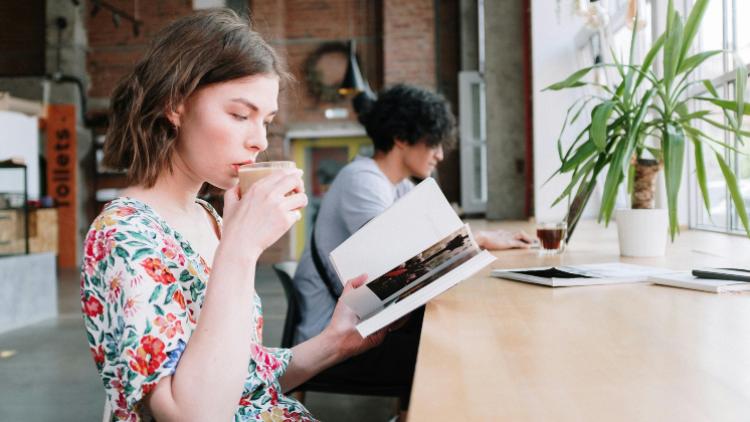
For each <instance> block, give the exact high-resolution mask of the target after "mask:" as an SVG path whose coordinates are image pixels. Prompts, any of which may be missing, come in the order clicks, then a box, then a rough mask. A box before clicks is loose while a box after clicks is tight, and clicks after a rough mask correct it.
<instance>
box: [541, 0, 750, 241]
mask: <svg viewBox="0 0 750 422" xmlns="http://www.w3.org/2000/svg"><path fill="white" fill-rule="evenodd" d="M707 5H708V0H697V1H696V2H695V4H694V6H693V8H692V9H691V11H690V13H689V15H688V18H687V20H686V21H685V23H684V25H683V21H682V18H681V16H680V14H679V13H678V12H677V11H676V10H675V9H674V6H673V4H672V0H670V1H669V4H668V7H667V23H666V30H665V31H664V33H663V34H662V35H661V36H659V37H658V38H657V39H656V41H655V42H654V44H653V46H651V48H650V50H649V51H648V52H647V54H646V55H645V56H644V58H643V61H642V62H641V63H640V64H636V63H634V57H633V56H634V45H635V42H636V36H637V31H636V30H633V35H632V37H631V43H630V54H629V59H628V62H627V63H620V62H619V61H617V58H616V57H615V59H614V61H615V63H613V64H595V65H594V66H591V67H586V68H584V69H580V70H578V71H577V72H575V73H573V74H572V75H570V76H569V77H568V78H566V79H565V80H563V81H561V82H558V83H556V84H553V85H550V86H549V87H547V88H545V90H562V89H570V88H578V87H582V86H586V85H589V86H595V87H596V88H597V89H598V90H599V92H600V93H601V94H597V95H587V96H584V97H582V98H580V99H579V100H578V101H576V102H575V103H574V104H573V105H572V106H571V107H570V108H569V109H568V112H567V115H566V117H565V122H564V124H563V129H562V131H561V133H560V138H559V139H558V153H559V155H560V160H561V163H562V164H561V166H560V168H559V169H558V170H557V171H556V172H555V173H554V174H553V175H552V176H551V177H554V176H555V175H557V174H563V173H566V174H570V175H571V180H570V182H569V183H568V185H567V187H566V188H565V189H564V191H563V192H562V194H561V195H560V196H559V197H558V198H557V199H556V200H555V202H554V204H556V203H558V202H560V201H562V200H563V199H568V201H569V208H568V217H567V221H568V239H570V236H571V235H572V233H573V230H574V229H575V226H576V224H577V222H578V220H579V219H580V217H581V214H582V212H583V209H584V206H585V205H586V203H587V202H588V200H589V199H590V197H591V194H592V193H593V192H594V187H595V186H596V183H597V177H598V176H599V175H600V174H606V178H605V181H604V184H603V189H602V191H603V194H602V201H601V208H600V210H599V221H600V222H601V221H602V220H603V221H604V222H605V224H608V223H609V221H610V219H611V218H612V215H613V211H614V206H615V199H616V196H617V192H618V189H619V187H620V186H621V184H622V183H623V182H626V183H627V188H628V192H629V193H630V194H631V195H632V196H631V198H632V199H631V203H632V205H631V206H632V208H634V210H633V212H630V213H628V212H625V211H621V212H620V214H621V215H618V219H619V220H618V229H619V234H620V246H621V253H622V254H623V255H626V256H654V255H663V253H664V249H665V246H666V237H667V236H666V231H667V230H666V226H667V222H668V226H669V234H670V236H671V239H672V240H674V236H675V234H676V233H677V232H678V230H679V227H678V220H677V196H678V193H679V189H680V183H681V181H682V173H683V168H684V165H685V160H686V158H685V157H686V147H687V144H688V143H692V145H693V148H694V151H695V154H694V161H695V170H696V171H695V173H696V178H697V181H698V186H699V187H700V191H701V195H702V196H703V203H704V205H705V207H706V209H707V210H708V211H709V213H710V208H711V207H710V198H709V195H708V187H707V183H706V166H705V163H706V160H707V159H708V158H709V157H710V156H711V155H713V157H714V158H715V159H716V160H717V162H718V164H719V167H720V168H721V171H722V174H723V176H724V179H725V180H726V183H727V186H728V188H729V191H730V193H731V198H732V202H733V204H734V206H735V207H736V209H737V213H738V216H739V218H740V220H741V221H742V224H743V226H744V228H745V230H746V232H747V234H748V236H750V227H749V226H748V218H747V212H746V210H745V205H744V202H743V200H742V195H741V194H740V191H739V188H738V185H737V178H736V176H735V174H734V172H733V171H732V169H731V167H730V166H729V165H728V164H727V162H726V160H725V159H724V151H725V150H726V149H734V147H732V146H731V145H728V144H726V143H725V142H723V141H721V140H717V139H714V138H712V137H711V136H709V135H708V134H706V133H705V132H704V131H702V130H701V128H700V127H699V126H698V125H697V124H696V123H704V124H709V125H712V126H715V127H718V128H721V129H723V130H728V131H731V132H733V133H734V134H735V135H736V136H737V138H738V139H739V140H740V142H743V141H742V138H743V136H750V133H748V132H745V131H742V130H741V129H740V128H741V127H742V117H743V114H750V106H749V105H748V104H745V102H744V91H745V85H746V81H747V69H746V68H745V66H744V65H742V64H740V65H738V66H737V70H736V73H737V75H736V76H737V82H736V85H735V86H736V89H735V98H734V100H727V99H722V98H720V97H719V95H718V93H717V91H716V89H714V87H713V85H712V83H711V81H709V80H707V79H704V80H696V78H694V77H693V75H694V73H695V71H696V69H698V68H699V66H700V65H701V64H702V63H704V62H705V61H706V60H707V59H709V58H711V57H713V56H716V55H718V54H722V53H724V51H723V50H712V51H704V52H699V53H695V54H692V55H689V52H690V49H691V46H692V44H693V41H694V39H695V36H696V34H697V32H698V28H699V26H700V23H701V21H702V19H703V15H704V13H705V10H706V6H707ZM636 19H637V16H636ZM636 27H637V25H634V28H636ZM612 55H613V57H614V56H615V55H614V54H612ZM659 59H660V60H661V62H660V64H661V66H660V68H661V69H662V72H661V75H657V74H656V73H655V72H654V71H653V70H652V66H653V65H654V62H655V61H656V60H659ZM600 67H610V68H613V69H615V70H616V72H617V78H616V79H617V81H616V83H615V84H614V85H612V86H606V85H600V84H596V83H593V82H586V81H584V80H583V78H584V77H585V76H586V75H587V74H588V73H589V72H591V71H592V70H594V69H596V68H600ZM700 87H702V89H696V88H700ZM707 105H713V106H717V107H718V108H719V109H720V110H721V113H722V114H723V115H724V116H725V117H726V118H727V121H728V123H729V124H728V125H727V124H724V123H723V122H721V121H720V119H716V118H715V116H713V115H712V112H711V111H710V110H708V109H707V107H706V106H707ZM587 106H588V107H591V106H593V107H592V109H591V114H590V116H591V119H590V122H589V123H588V125H586V127H585V128H584V129H583V130H581V131H580V132H579V133H578V134H577V135H576V137H575V138H574V140H573V142H572V144H571V145H569V146H568V147H567V149H566V152H565V153H563V146H562V136H563V133H565V129H566V127H569V126H570V125H572V124H573V123H575V122H576V120H577V119H578V118H579V117H580V116H581V115H582V112H583V111H584V110H585V109H586V108H587ZM691 106H692V107H691ZM710 153H713V154H710ZM661 169H663V170H664V180H665V184H666V196H667V210H653V209H652V208H653V207H654V201H653V197H654V187H655V179H656V177H655V176H656V174H657V173H658V172H659V171H660V170H661ZM603 172H606V173H603ZM554 204H553V205H554ZM644 210H648V211H644ZM634 216H635V217H634ZM628 220H632V221H635V223H636V226H635V227H630V228H625V227H624V226H625V225H626V224H627V222H628ZM660 221H663V224H664V227H663V228H662V229H659V228H658V227H655V226H658V223H659V222H660ZM621 226H623V227H621ZM638 233H640V234H642V235H643V236H645V235H648V234H652V235H654V236H655V237H654V238H653V239H647V238H645V237H643V236H641V237H639V238H638V240H636V241H635V242H633V240H632V239H624V238H623V237H624V236H626V235H632V234H638ZM628 246H631V248H628ZM632 246H635V248H632ZM654 246H656V247H654Z"/></svg>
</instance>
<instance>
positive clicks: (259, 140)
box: [245, 123, 268, 152]
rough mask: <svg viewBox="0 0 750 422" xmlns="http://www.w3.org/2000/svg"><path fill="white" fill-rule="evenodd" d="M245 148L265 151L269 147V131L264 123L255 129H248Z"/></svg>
mask: <svg viewBox="0 0 750 422" xmlns="http://www.w3.org/2000/svg"><path fill="white" fill-rule="evenodd" d="M245 148H247V149H249V150H254V151H258V152H260V151H265V150H266V148H268V132H267V130H266V127H265V125H264V124H263V123H261V124H259V125H257V126H256V127H255V129H254V130H251V131H248V133H247V135H246V138H245Z"/></svg>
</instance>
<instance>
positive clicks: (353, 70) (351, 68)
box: [338, 40, 369, 98]
mask: <svg viewBox="0 0 750 422" xmlns="http://www.w3.org/2000/svg"><path fill="white" fill-rule="evenodd" d="M368 88H369V87H368V85H367V82H366V81H365V78H363V77H362V72H360V70H359V63H357V42H356V41H355V40H350V41H349V61H348V63H347V66H346V74H345V75H344V80H343V81H341V86H340V87H339V90H338V91H339V95H341V96H342V97H347V98H352V97H354V96H356V95H357V94H359V93H361V92H365V91H368Z"/></svg>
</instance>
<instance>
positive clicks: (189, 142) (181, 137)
mask: <svg viewBox="0 0 750 422" xmlns="http://www.w3.org/2000/svg"><path fill="white" fill-rule="evenodd" d="M278 94H279V79H278V77H276V76H275V75H254V76H248V77H244V78H240V79H234V80H231V81H227V82H221V83H217V84H211V85H208V86H205V87H203V88H201V89H199V90H198V91H196V92H195V93H193V94H192V95H191V96H190V97H189V98H188V99H187V100H186V101H185V103H183V104H182V105H181V106H180V107H179V108H178V110H177V116H178V117H177V119H178V124H179V131H178V138H177V144H176V150H175V153H176V155H178V160H177V161H178V163H179V164H177V165H181V166H184V167H185V170H186V171H187V174H189V175H191V177H194V178H196V181H197V182H200V183H202V182H203V181H207V182H209V183H211V184H212V185H214V186H216V187H219V188H222V189H229V188H231V187H233V186H234V185H235V184H236V183H237V180H238V178H237V169H238V168H239V166H241V165H243V164H249V163H253V162H255V160H256V159H257V157H258V153H259V152H261V151H263V150H265V149H266V148H267V147H268V139H267V131H268V125H269V124H270V123H271V121H272V120H273V118H274V116H276V112H277V108H278ZM198 179H199V180H198Z"/></svg>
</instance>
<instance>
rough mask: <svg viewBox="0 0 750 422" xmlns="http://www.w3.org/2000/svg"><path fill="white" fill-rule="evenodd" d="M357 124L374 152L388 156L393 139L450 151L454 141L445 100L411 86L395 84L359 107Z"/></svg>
mask: <svg viewBox="0 0 750 422" xmlns="http://www.w3.org/2000/svg"><path fill="white" fill-rule="evenodd" d="M359 109H360V110H358V111H359V121H360V123H362V125H363V126H364V127H365V130H367V135H368V136H370V138H371V139H372V142H373V144H374V146H375V150H376V151H381V152H388V151H390V150H391V149H392V148H393V145H394V141H395V140H396V139H398V140H401V141H405V142H407V143H408V144H409V145H415V144H417V143H420V142H424V143H425V144H427V145H428V146H430V147H437V146H438V145H440V146H442V147H443V148H446V149H447V148H450V147H452V146H453V144H454V143H455V139H456V118H455V117H454V116H453V113H452V112H451V108H450V104H449V103H448V101H446V99H445V97H443V96H442V95H440V94H436V93H434V92H430V91H428V90H426V89H423V88H419V87H416V86H413V85H405V84H398V85H394V86H392V87H390V88H388V89H386V90H384V91H382V92H381V93H380V94H379V95H378V98H377V100H374V101H373V100H370V101H365V103H364V104H362V105H361V107H359Z"/></svg>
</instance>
